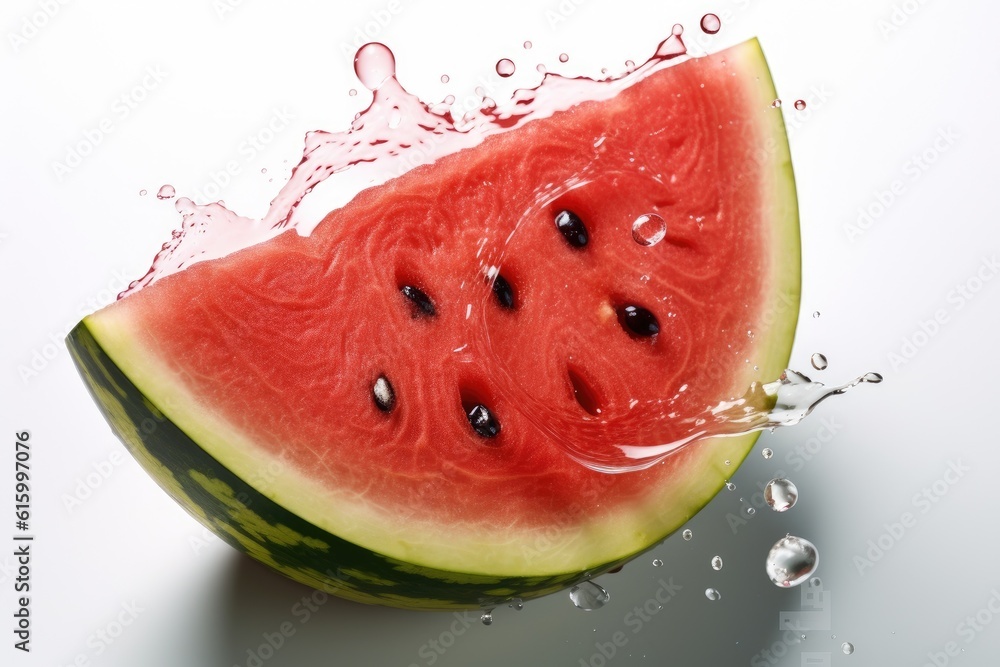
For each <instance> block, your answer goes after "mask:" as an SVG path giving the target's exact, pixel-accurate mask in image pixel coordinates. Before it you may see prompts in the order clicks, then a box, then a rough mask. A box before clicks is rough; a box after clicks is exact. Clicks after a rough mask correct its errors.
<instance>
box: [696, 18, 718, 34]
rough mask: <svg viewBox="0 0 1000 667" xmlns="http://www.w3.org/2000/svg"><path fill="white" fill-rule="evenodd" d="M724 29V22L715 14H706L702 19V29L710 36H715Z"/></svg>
mask: <svg viewBox="0 0 1000 667" xmlns="http://www.w3.org/2000/svg"><path fill="white" fill-rule="evenodd" d="M720 28H722V21H720V20H719V17H718V16H716V15H715V14H705V15H704V16H702V17H701V29H702V30H703V31H705V32H706V33H708V34H709V35H714V34H715V33H717V32H719V29H720Z"/></svg>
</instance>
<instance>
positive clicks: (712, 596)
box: [705, 588, 722, 602]
mask: <svg viewBox="0 0 1000 667" xmlns="http://www.w3.org/2000/svg"><path fill="white" fill-rule="evenodd" d="M705 597H707V598H708V599H709V600H711V601H712V602H715V601H716V600H721V599H722V593H720V592H719V591H718V590H716V589H714V588H706V589H705Z"/></svg>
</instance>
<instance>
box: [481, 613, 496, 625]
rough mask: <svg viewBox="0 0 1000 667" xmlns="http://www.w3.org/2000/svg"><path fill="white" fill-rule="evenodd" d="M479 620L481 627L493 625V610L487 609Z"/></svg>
mask: <svg viewBox="0 0 1000 667" xmlns="http://www.w3.org/2000/svg"><path fill="white" fill-rule="evenodd" d="M479 620H481V621H482V622H483V625H493V610H492V609H489V610H487V611H484V612H483V615H482V616H480V617H479Z"/></svg>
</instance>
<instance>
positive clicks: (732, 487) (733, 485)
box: [726, 482, 736, 491]
mask: <svg viewBox="0 0 1000 667" xmlns="http://www.w3.org/2000/svg"><path fill="white" fill-rule="evenodd" d="M726 488H727V489H729V490H730V491H735V490H736V485H735V484H733V483H732V482H726Z"/></svg>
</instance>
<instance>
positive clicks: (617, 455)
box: [564, 369, 882, 473]
mask: <svg viewBox="0 0 1000 667" xmlns="http://www.w3.org/2000/svg"><path fill="white" fill-rule="evenodd" d="M881 381H882V376H881V375H879V374H878V373H865V374H864V375H861V376H859V377H857V378H855V379H853V380H851V381H850V382H847V383H845V384H842V385H835V386H827V385H825V384H823V383H822V382H815V381H813V380H811V379H810V378H809V377H807V376H806V375H804V374H802V373H799V372H798V371H793V370H790V369H789V370H786V371H785V372H784V373H782V374H781V377H780V378H778V379H777V380H775V381H774V382H767V383H757V382H755V383H753V384H751V385H750V387H749V388H748V389H747V391H746V393H745V394H744V395H743V396H741V397H740V398H736V399H733V400H728V401H722V402H720V403H719V404H717V405H714V406H710V407H706V408H705V409H704V410H702V411H701V412H699V413H696V414H694V415H690V416H686V417H681V418H679V419H678V420H677V422H678V423H679V424H680V425H681V426H683V427H684V430H686V431H687V432H688V434H687V435H683V436H681V437H679V438H677V439H676V440H674V441H672V442H667V443H659V444H649V445H643V444H617V445H616V446H615V448H614V449H612V450H609V449H602V450H601V451H599V452H595V451H593V450H590V449H585V448H584V447H582V446H578V445H576V444H575V443H569V442H564V445H565V447H566V449H567V451H568V452H569V454H570V455H571V456H572V457H573V458H574V459H576V460H577V461H578V462H580V463H581V464H583V465H585V466H587V467H588V468H591V469H593V470H597V471H600V472H606V473H622V472H630V471H635V470H643V469H645V468H649V467H650V466H653V465H656V464H657V463H659V462H660V461H662V460H663V459H664V458H666V457H667V456H670V455H671V454H675V453H677V452H678V451H680V450H682V449H683V448H685V447H687V446H689V445H691V444H692V443H694V442H697V441H699V440H703V439H706V438H714V437H731V436H739V435H744V434H747V433H753V432H756V431H763V430H769V431H773V430H775V429H777V428H783V427H787V426H793V425H795V424H798V423H799V422H801V421H802V420H803V419H805V418H806V417H807V416H808V415H809V414H810V413H811V412H812V411H813V410H814V409H815V408H816V406H818V405H819V404H820V403H822V402H823V401H825V400H826V399H828V398H830V397H831V396H837V395H840V394H843V393H845V392H847V391H849V390H850V389H851V388H853V387H856V386H858V385H860V384H866V383H868V384H878V383H879V382H881Z"/></svg>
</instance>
